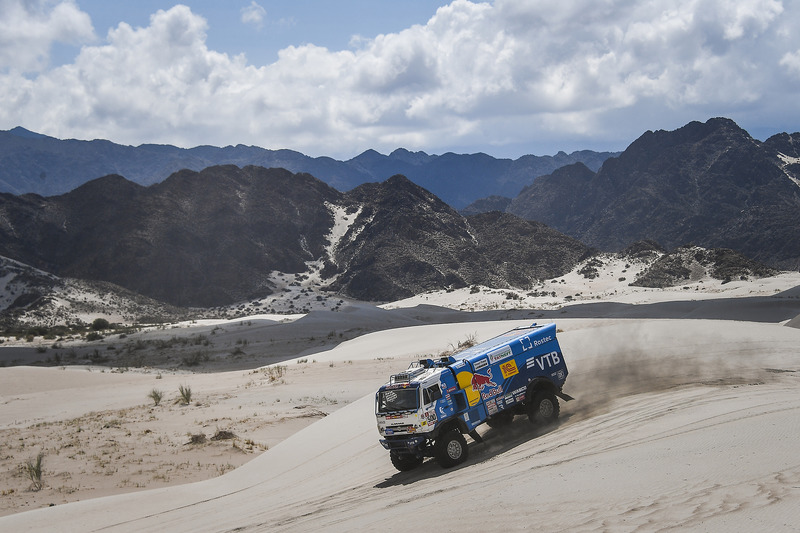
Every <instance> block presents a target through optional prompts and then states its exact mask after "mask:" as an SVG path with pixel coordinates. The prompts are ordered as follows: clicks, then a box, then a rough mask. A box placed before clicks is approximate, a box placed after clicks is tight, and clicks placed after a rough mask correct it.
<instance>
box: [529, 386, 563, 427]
mask: <svg viewBox="0 0 800 533" xmlns="http://www.w3.org/2000/svg"><path fill="white" fill-rule="evenodd" d="M558 414H559V407H558V400H557V399H556V395H555V394H553V393H552V392H548V391H538V392H536V393H534V395H533V399H532V400H531V403H530V405H529V406H528V419H529V420H530V421H531V422H533V423H534V424H536V425H537V426H549V425H551V424H554V423H555V422H556V420H558Z"/></svg>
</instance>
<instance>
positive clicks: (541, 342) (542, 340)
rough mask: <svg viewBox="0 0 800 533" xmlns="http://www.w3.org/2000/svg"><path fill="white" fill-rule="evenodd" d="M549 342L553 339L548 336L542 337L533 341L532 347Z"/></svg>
mask: <svg viewBox="0 0 800 533" xmlns="http://www.w3.org/2000/svg"><path fill="white" fill-rule="evenodd" d="M551 340H553V337H551V336H550V335H548V336H547V337H544V338H543V339H536V340H535V341H533V345H534V347H535V346H541V345H542V344H544V343H546V342H550V341H551Z"/></svg>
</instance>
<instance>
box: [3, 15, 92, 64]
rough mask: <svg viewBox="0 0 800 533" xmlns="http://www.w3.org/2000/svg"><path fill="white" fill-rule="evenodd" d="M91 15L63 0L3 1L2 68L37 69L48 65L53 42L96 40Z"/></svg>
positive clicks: (80, 42)
mask: <svg viewBox="0 0 800 533" xmlns="http://www.w3.org/2000/svg"><path fill="white" fill-rule="evenodd" d="M94 37H95V36H94V29H93V28H92V21H91V19H90V18H89V15H87V14H86V13H84V12H82V11H81V10H80V9H79V8H78V6H77V5H75V2H73V1H71V0H64V1H60V2H54V1H49V0H0V69H2V70H16V71H26V72H34V71H39V70H40V69H42V68H44V67H45V66H46V65H47V61H48V58H49V54H50V48H51V46H52V45H53V43H56V42H62V43H68V44H82V43H87V42H90V41H92V40H93V39H94Z"/></svg>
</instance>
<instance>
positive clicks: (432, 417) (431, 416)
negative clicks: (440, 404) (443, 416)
mask: <svg viewBox="0 0 800 533" xmlns="http://www.w3.org/2000/svg"><path fill="white" fill-rule="evenodd" d="M424 417H425V420H427V421H428V422H430V423H431V424H435V423H436V420H437V418H436V413H435V412H434V411H428V412H426V413H425V414H424ZM422 424H423V425H424V424H425V422H423V423H422Z"/></svg>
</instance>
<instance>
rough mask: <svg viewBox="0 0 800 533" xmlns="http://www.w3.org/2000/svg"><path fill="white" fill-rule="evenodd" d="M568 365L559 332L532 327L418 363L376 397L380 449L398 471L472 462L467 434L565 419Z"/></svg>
mask: <svg viewBox="0 0 800 533" xmlns="http://www.w3.org/2000/svg"><path fill="white" fill-rule="evenodd" d="M566 379H567V365H566V363H565V362H564V356H563V354H562V353H561V347H560V346H559V344H558V340H557V339H556V325H555V324H544V325H537V324H535V323H534V324H532V325H530V326H525V327H520V328H516V329H512V330H511V331H508V332H506V333H503V334H502V335H499V336H497V337H494V338H493V339H490V340H488V341H486V342H483V343H481V344H478V345H476V346H472V347H470V348H467V349H465V350H462V351H460V352H458V353H456V354H454V355H452V356H448V357H442V358H439V359H435V360H434V359H423V360H420V361H415V362H414V363H412V364H411V365H410V366H409V367H408V369H407V370H406V371H405V372H401V373H398V374H394V375H393V376H391V377H390V379H389V382H388V383H386V384H385V385H383V386H382V387H381V388H380V389H378V392H377V393H376V394H375V416H376V417H377V421H378V433H380V435H381V437H382V438H381V439H380V443H381V445H382V446H383V447H384V448H386V449H387V450H389V457H390V458H391V461H392V464H393V465H394V466H395V468H397V469H398V470H400V471H406V470H411V469H413V468H415V467H417V466H419V465H420V464H421V463H422V461H423V460H424V459H425V457H435V458H436V460H437V461H438V462H439V464H440V465H441V466H442V467H445V468H447V467H451V466H455V465H457V464H459V463H462V462H464V461H466V460H467V456H468V447H467V442H466V439H465V438H464V434H468V435H470V436H471V437H472V439H473V440H475V441H477V442H482V439H481V436H480V435H479V434H478V432H477V431H476V430H475V428H477V427H478V426H479V425H481V424H483V423H484V422H486V423H487V424H488V425H489V426H490V427H496V426H501V425H506V424H509V423H510V422H511V421H512V420H513V419H514V416H515V415H517V414H522V415H525V414H527V416H528V418H529V419H530V420H531V422H533V423H534V424H537V425H549V424H552V423H553V422H555V421H556V419H557V418H558V414H559V405H558V399H557V397H558V398H561V399H563V400H564V401H569V400H571V399H572V398H571V397H570V396H568V395H567V394H565V393H563V392H562V387H563V386H564V381H565V380H566Z"/></svg>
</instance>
